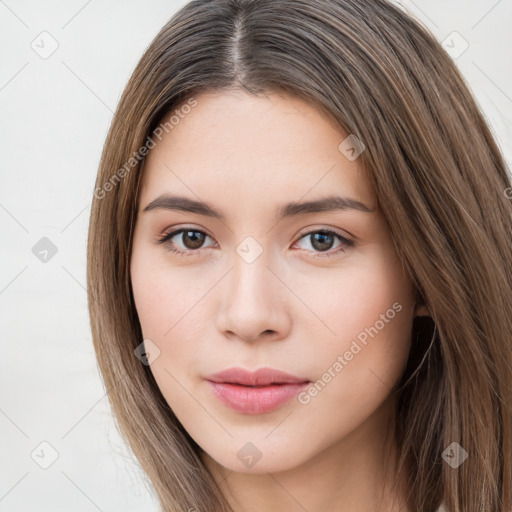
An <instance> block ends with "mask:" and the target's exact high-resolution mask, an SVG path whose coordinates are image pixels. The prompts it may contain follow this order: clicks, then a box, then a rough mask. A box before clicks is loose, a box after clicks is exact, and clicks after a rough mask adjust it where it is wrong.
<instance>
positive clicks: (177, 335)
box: [131, 248, 214, 369]
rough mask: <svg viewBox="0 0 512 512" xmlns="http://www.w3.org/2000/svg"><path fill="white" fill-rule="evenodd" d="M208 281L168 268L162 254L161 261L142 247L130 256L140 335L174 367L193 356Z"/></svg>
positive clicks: (192, 273)
mask: <svg viewBox="0 0 512 512" xmlns="http://www.w3.org/2000/svg"><path fill="white" fill-rule="evenodd" d="M211 279H212V278H211V276H210V278H209V279H208V278H207V277H205V280H203V279H202V278H200V277H198V276H197V273H194V270H193V269H185V268H184V267H179V266H173V265H170V264H169V263H168V262H167V261H166V260H165V255H164V257H163V258H162V257H161V255H155V254H154V252H153V253H151V252H150V251H145V250H144V248H140V249H138V250H137V251H134V253H133V254H132V263H131V281H132V289H133V295H134V300H135V307H136V310H137V315H138V318H139V322H140V325H141V329H142V333H143V336H144V338H145V339H146V338H149V339H150V340H152V341H153V342H154V343H155V344H156V345H157V346H158V348H159V349H160V351H161V353H162V355H164V356H165V357H164V358H163V359H167V360H168V361H173V364H174V363H175V362H178V361H182V362H185V361H189V360H190V358H193V357H194V354H197V352H198V346H197V344H198V343H199V341H200V340H201V336H200V335H199V334H198V332H199V328H200V326H201V325H204V323H205V322H206V319H202V317H203V316H205V315H206V310H205V305H206V302H205V301H204V297H203V296H204V294H205V290H207V289H209V288H210V287H212V286H213V285H214V282H211V283H210V282H209V281H211ZM198 283H202V284H201V286H199V284H198ZM160 363H161V361H160ZM151 367H152V369H154V365H153V364H152V365H151ZM155 367H156V366H155Z"/></svg>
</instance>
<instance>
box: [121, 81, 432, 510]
mask: <svg viewBox="0 0 512 512" xmlns="http://www.w3.org/2000/svg"><path fill="white" fill-rule="evenodd" d="M196 100H197V105H196V106H195V107H194V108H192V109H191V111H190V113H188V114H187V115H186V116H183V118H182V119H180V121H179V123H178V124H177V125H175V126H174V128H173V129H172V130H171V131H169V133H165V132H164V135H163V138H162V140H161V141H158V140H155V142H156V146H155V147H154V148H153V149H151V151H150V152H149V154H148V156H147V157H146V162H145V166H144V171H143V176H142V180H141V188H140V190H139V203H138V215H137V221H136V225H135V231H134V239H133V250H132V255H131V279H132V287H133V293H134V298H135V303H136V309H137V313H138V316H139V320H140V324H141V327H142V331H143V334H144V338H145V339H150V340H151V341H152V343H154V344H155V345H156V346H157V347H158V349H159V351H160V353H159V355H158V357H157V358H156V359H155V360H154V361H153V362H152V363H151V365H150V369H151V371H152V373H153V375H154V377H155V379H156V382H157V383H158V386H159V388H160V390H161V392H162V394H163V396H164V397H165V399H166V400H167V402H168V403H169V405H170V406H171V408H172V409H173V411H174V413H175V414H176V416H177V418H178V419H179V421H180V422H181V423H182V424H183V426H184V427H185V429H186V430H187V431H188V432H189V434H190V435H191V437H192V438H193V439H194V440H195V441H196V442H197V443H198V445H199V446H200V447H201V448H202V449H203V451H204V453H203V455H202V459H203V461H204V462H205V464H206V466H207V467H208V469H209V470H210V471H211V472H212V474H213V475H214V478H215V479H216V480H217V482H218V483H219V485H220V487H221V489H222V490H223V492H224V493H225V494H226V496H227V497H228V500H229V501H230V503H231V504H232V506H233V508H234V510H236V511H244V512H252V511H261V510H266V511H290V512H295V511H297V512H298V511H301V512H303V510H304V509H305V510H308V511H320V510H322V511H324V512H325V511H327V512H329V511H337V512H348V511H350V512H370V511H371V512H375V511H385V512H391V511H393V512H394V511H398V510H402V511H403V512H404V511H406V510H408V509H407V508H401V507H404V501H403V496H402V495H401V494H400V493H399V492H395V491H394V490H392V489H391V486H390V482H389V481H387V480H386V477H387V478H388V479H389V477H390V475H391V476H394V475H395V472H396V468H395V464H396V455H397V452H396V446H395V445H394V443H393V441H392V439H393V438H392V435H391V433H392V429H393V425H394V423H393V422H394V418H393V414H392V411H393V405H394V394H393V391H392V388H393V386H394V385H395V384H396V383H397V382H398V381H399V379H400V377H401V375H402V373H403V371H404V369H405V364H406V361H407V356H408V352H409V349H410V332H411V328H412V321H413V317H414V316H415V315H424V314H428V310H427V309H426V308H425V307H424V306H422V307H416V305H415V303H414V296H413V287H412V284H411V281H410V279H409V278H408V276H407V275H406V273H405V272H404V270H403V267H402V266H401V264H400V261H399V259H398V256H397V254H396V251H395V249H394V245H393V243H392V240H391V238H390V235H389V232H388V230H387V228H386V224H385V222H384V218H383V217H382V214H381V212H380V210H379V208H378V202H377V198H376V197H375V195H374V193H373V191H372V190H371V188H370V186H369V182H368V179H367V176H366V175H365V172H364V169H363V165H362V161H361V158H357V159H356V160H354V161H351V160H349V159H348V158H347V157H346V155H345V154H343V153H342V152H341V151H340V150H339V149H338V146H339V144H340V143H341V142H342V141H343V140H344V139H345V138H346V137H347V135H348V134H346V133H343V132H342V131H340V130H339V129H338V128H336V127H335V126H333V125H332V124H331V123H329V121H327V120H326V118H325V117H324V116H323V115H322V114H321V113H319V112H318V111H317V110H316V109H315V108H314V107H313V106H311V105H309V104H308V103H305V102H304V101H302V100H300V99H297V98H294V97H291V96H282V95H276V94H269V95H268V96H266V97H256V96H252V95H248V94H247V93H245V92H240V91H231V92H222V93H219V92H216V93H211V92H208V93H203V94H201V95H199V96H197V97H196ZM164 192H165V193H174V194H177V195H183V196H186V197H189V198H191V199H195V200H202V201H205V202H207V203H209V204H210V205H212V206H213V207H214V208H216V209H218V210H220V211H222V212H223V214H224V215H225V219H224V220H223V221H222V220H219V219H215V218H211V217H208V216H205V215H201V214H198V213H191V212H187V211H178V210H166V209H154V210H150V211H146V212H143V211H142V210H143V209H144V207H145V206H146V205H147V204H149V203H150V202H151V201H152V200H153V199H155V198H156V197H158V196H159V195H161V194H163V193H164ZM333 193H336V194H338V195H342V196H347V197H350V198H353V199H356V200H358V201H360V202H362V203H364V204H366V205H367V206H368V207H369V208H371V209H372V210H374V211H373V212H370V213H368V212H362V211H357V210H335V211H324V212H317V213H305V214H300V215H295V216H293V217H290V218H285V219H282V220H280V221H276V212H277V210H278V208H279V207H280V206H281V205H282V204H284V203H287V202H289V201H306V200H313V199H319V198H323V197H325V196H328V195H332V194H333ZM180 227H186V228H189V229H192V230H193V231H197V230H199V231H201V232H202V233H204V235H201V236H203V237H204V238H203V239H199V244H198V243H197V239H193V238H192V239H191V238H190V237H188V236H187V234H186V233H185V234H183V233H182V234H177V235H175V236H174V237H173V238H172V240H170V241H168V242H167V243H166V244H158V243H157V240H158V238H159V236H161V235H162V234H165V233H169V232H170V231H171V230H173V229H178V228H180ZM321 229H331V230H334V231H337V232H338V233H340V234H341V235H342V236H344V237H346V238H348V239H349V240H352V241H353V242H354V245H353V246H350V247H349V246H344V245H343V243H342V242H341V241H340V240H339V239H338V238H337V237H336V236H333V238H330V239H327V240H326V241H325V242H324V246H322V245H321V244H318V243H317V244H315V243H314V240H313V238H314V237H313V236H306V237H304V238H302V239H301V235H303V234H305V233H306V232H307V233H311V232H313V233H316V232H317V231H318V230H321ZM247 236H251V237H253V238H254V239H255V240H256V241H257V243H258V244H259V246H260V247H261V249H262V253H261V254H260V255H259V257H258V258H257V259H256V260H255V261H253V262H252V263H248V262H247V261H245V260H244V259H243V258H242V257H240V256H239V254H238V253H237V252H236V248H237V246H238V244H240V242H242V240H244V238H245V237H247ZM201 240H202V245H201ZM194 242H195V243H196V245H194ZM329 244H331V245H330V246H329ZM172 246H174V247H175V248H178V249H181V250H183V251H188V252H189V253H190V254H191V255H190V256H179V255H176V254H174V253H172V252H170V251H169V247H172ZM319 247H320V248H319ZM322 247H326V250H324V251H322ZM194 251H196V252H195V253H194ZM326 253H330V254H331V255H332V256H331V257H326V256H322V255H323V254H326ZM315 254H317V255H319V257H315ZM394 303H399V304H400V305H401V310H400V311H399V312H396V315H394V318H393V319H391V320H389V321H388V322H386V323H385V326H384V327H383V328H381V329H380V330H378V333H377V334H376V335H374V336H373V337H368V342H367V344H366V345H365V346H363V345H361V344H360V343H359V345H360V346H362V347H363V348H362V349H361V350H360V351H359V352H358V353H357V354H356V355H354V356H353V358H352V359H351V360H350V361H346V360H345V361H346V362H347V364H346V365H344V366H343V368H342V370H341V371H338V372H334V375H335V377H333V378H332V379H331V380H330V382H328V383H327V384H326V385H325V386H324V387H323V389H321V391H320V392H318V393H317V395H316V396H314V397H310V401H309V402H308V403H307V404H304V403H300V402H299V401H298V400H297V399H294V400H292V401H291V402H289V403H288V404H285V405H284V406H282V407H280V408H278V409H277V410H274V411H272V412H269V413H265V414H260V415H247V414H242V413H239V412H235V411H233V410H232V409H230V408H229V407H227V406H225V405H224V404H223V403H221V402H220V401H219V400H218V399H217V398H216V397H215V396H214V394H213V393H212V391H211V390H210V387H209V386H208V384H207V382H205V380H204V377H206V376H208V375H210V374H212V373H215V372H218V371H220V370H223V369H226V368H230V367H233V366H241V367H244V368H246V369H249V370H255V369H257V368H260V367H263V366H268V367H272V368H277V369H281V370H284V371H287V372H289V373H291V374H292V375H296V376H299V377H302V378H306V379H307V380H311V381H312V382H316V381H318V379H321V378H322V375H323V374H324V373H325V372H326V371H327V370H328V369H329V368H331V369H332V367H333V364H334V363H335V362H336V361H337V358H338V356H339V355H342V356H343V354H345V353H346V352H347V350H349V349H350V347H351V343H352V342H353V341H354V340H355V339H356V337H357V336H358V334H360V333H361V332H363V331H365V328H369V327H371V326H375V325H376V322H377V321H378V320H379V319H380V318H382V317H381V315H383V314H386V311H388V310H389V309H390V308H392V305H393V304H394ZM248 442H251V443H252V444H253V445H254V446H256V447H257V449H258V450H259V452H260V453H261V458H260V459H259V460H258V461H257V462H256V463H255V464H254V465H253V466H252V467H248V466H247V465H245V464H244V463H243V462H242V461H241V460H240V459H239V458H238V457H237V453H238V452H239V451H240V449H241V448H242V447H244V445H246V443H248Z"/></svg>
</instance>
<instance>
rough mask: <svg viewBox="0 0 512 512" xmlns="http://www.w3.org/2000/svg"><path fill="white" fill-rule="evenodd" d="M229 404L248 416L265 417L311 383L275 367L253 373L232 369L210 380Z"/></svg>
mask: <svg viewBox="0 0 512 512" xmlns="http://www.w3.org/2000/svg"><path fill="white" fill-rule="evenodd" d="M206 381H207V382H208V384H209V385H210V387H211V388H212V391H213V392H214V393H215V395H216V396H217V397H218V398H219V399H220V400H221V402H223V403H224V404H225V405H227V406H229V407H231V408H232V409H234V410H235V411H237V412H241V413H245V414H263V413H266V412H270V411H273V410H274V409H277V408H278V407H280V406H282V405H284V404H285V403H287V402H289V401H290V400H291V399H292V398H293V397H294V396H295V395H297V394H298V393H299V392H300V391H301V390H302V389H304V388H305V387H306V386H307V385H308V384H309V383H310V381H309V380H307V379H303V378H299V377H294V376H293V375H290V374H289V373H286V372H282V371H280V370H275V369H272V368H260V369H259V370H257V371H256V372H249V371H247V370H244V369H243V368H230V369H228V370H224V371H222V372H219V373H216V374H214V375H210V376H209V377H206Z"/></svg>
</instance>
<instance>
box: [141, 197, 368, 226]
mask: <svg viewBox="0 0 512 512" xmlns="http://www.w3.org/2000/svg"><path fill="white" fill-rule="evenodd" d="M157 209H164V210H180V211H185V212H191V213H197V214H199V215H206V216H208V217H213V218H216V219H219V220H225V216H224V214H223V213H222V212H220V211H219V210H217V209H215V208H213V207H212V206H211V205H209V204H208V203H205V202H203V201H196V200H194V199H190V198H188V197H185V196H175V195H169V194H163V195H161V196H158V197H157V198H156V199H154V200H153V201H151V202H150V203H149V204H148V205H147V206H146V207H145V208H144V209H143V210H142V212H149V211H151V210H157ZM335 210H357V211H361V212H367V213H373V212H375V209H373V210H372V209H370V208H369V207H368V206H367V205H365V204H364V203H361V202H360V201H357V200H355V199H352V198H350V197H341V196H328V197H325V198H322V199H316V200H314V201H306V202H302V203H299V202H291V203H287V204H285V205H284V206H282V207H281V208H280V209H279V211H278V213H277V218H278V219H279V220H281V219H283V218H285V217H292V216H294V215H299V214H305V213H318V212H326V211H335Z"/></svg>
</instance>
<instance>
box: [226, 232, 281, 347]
mask: <svg viewBox="0 0 512 512" xmlns="http://www.w3.org/2000/svg"><path fill="white" fill-rule="evenodd" d="M231 261H232V271H231V272H230V275H229V277H228V279H227V282H226V283H225V288H224V290H223V297H222V308H221V312H220V315H219V324H218V328H219V329H220V330H221V331H224V332H227V331H230V332H231V333H234V334H236V335H238V336H239V337H241V338H246V339H248V338H250V339H254V338H257V337H258V336H260V335H261V333H263V332H266V331H275V332H278V333H280V335H283V334H284V333H283V331H284V330H286V328H287V325H288V323H287V320H288V312H287V308H286V304H284V303H283V294H282V290H279V286H282V283H280V281H279V279H277V278H276V277H275V276H274V275H273V272H272V271H271V270H269V268H267V267H270V268H272V267H273V266H275V265H274V262H273V261H272V257H271V251H270V249H264V247H263V242H258V241H256V240H255V239H254V238H252V237H246V239H244V240H243V241H242V242H241V243H240V244H239V245H238V246H237V247H236V251H235V254H233V257H232V260H231ZM274 335H275V333H274Z"/></svg>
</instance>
